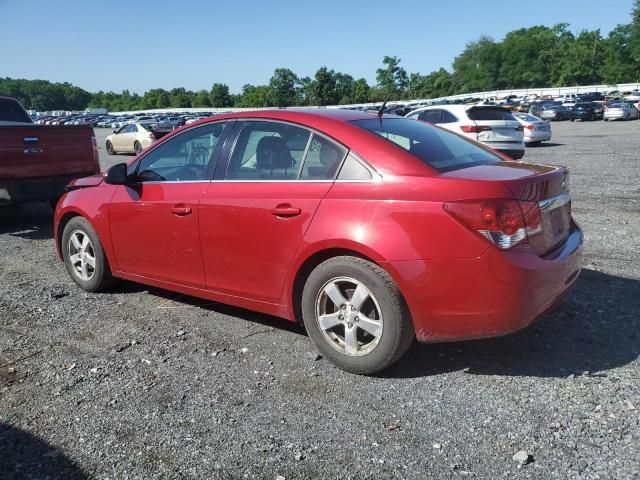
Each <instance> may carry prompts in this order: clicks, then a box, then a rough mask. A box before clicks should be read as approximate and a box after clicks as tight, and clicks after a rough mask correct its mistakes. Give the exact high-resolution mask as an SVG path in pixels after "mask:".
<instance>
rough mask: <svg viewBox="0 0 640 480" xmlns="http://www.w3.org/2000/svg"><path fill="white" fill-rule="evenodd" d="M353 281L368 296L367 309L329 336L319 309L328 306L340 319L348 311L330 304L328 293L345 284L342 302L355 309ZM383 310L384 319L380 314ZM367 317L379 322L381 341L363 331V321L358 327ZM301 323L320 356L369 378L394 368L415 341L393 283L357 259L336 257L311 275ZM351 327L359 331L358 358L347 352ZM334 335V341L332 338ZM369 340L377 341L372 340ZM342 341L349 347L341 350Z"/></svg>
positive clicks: (366, 262)
mask: <svg viewBox="0 0 640 480" xmlns="http://www.w3.org/2000/svg"><path fill="white" fill-rule="evenodd" d="M345 279H346V280H345ZM350 280H355V281H357V282H358V283H359V284H361V285H363V286H364V287H366V290H367V291H368V296H366V297H364V298H366V300H365V301H364V302H362V304H361V307H360V308H361V309H362V310H361V311H360V309H357V310H356V311H355V313H353V312H351V313H349V314H348V317H347V318H348V319H349V323H347V322H348V320H346V319H344V318H345V316H343V320H342V321H341V323H340V324H337V325H336V326H335V327H332V328H333V329H332V330H326V332H325V330H323V329H322V328H321V327H320V324H319V320H318V316H317V315H316V311H317V308H318V309H320V308H321V305H322V304H323V303H324V305H325V306H326V305H329V307H327V308H331V309H332V310H333V311H334V312H333V313H331V314H336V315H337V314H338V313H340V312H342V311H343V310H340V309H339V307H338V305H337V304H336V303H334V302H333V301H330V299H329V297H328V295H327V294H326V293H325V292H326V291H327V290H326V288H328V286H329V285H332V284H333V285H338V284H339V282H341V281H342V282H343V284H342V285H347V286H342V287H341V288H343V289H344V290H343V291H341V292H342V295H343V298H344V299H347V305H350V302H351V300H353V293H354V291H355V288H352V289H351V290H349V287H348V285H355V284H351V283H350ZM349 295H351V297H349ZM348 308H349V307H348V306H347V309H348ZM378 311H379V314H376V312H378ZM363 314H364V315H366V317H369V318H375V317H379V318H378V319H376V321H377V322H378V324H381V333H380V335H379V336H374V335H371V334H369V333H368V332H367V330H365V329H364V328H363V327H362V326H361V325H363V324H364V322H362V320H360V322H361V323H358V322H359V319H358V316H357V315H363ZM302 318H303V321H304V325H305V327H306V329H307V333H308V334H309V337H311V339H312V340H313V342H314V343H315V344H316V346H317V348H318V349H319V350H320V352H321V353H322V354H323V355H324V356H325V357H326V358H328V359H329V360H330V361H331V362H333V363H334V364H335V365H337V366H338V367H339V368H341V369H343V370H346V371H348V372H352V373H356V374H362V375H370V374H373V373H376V372H379V371H381V370H384V369H386V368H388V367H390V366H391V365H392V364H393V363H395V362H396V361H397V360H398V359H400V357H401V356H402V355H404V353H405V352H406V351H407V349H408V348H409V347H410V346H411V344H412V342H413V340H414V338H415V333H414V329H413V323H412V321H411V318H410V315H409V310H408V308H407V306H406V303H405V301H404V299H403V297H402V294H401V293H400V290H399V289H398V287H397V285H396V284H395V282H394V281H393V279H392V278H391V277H390V276H389V274H388V273H387V272H386V271H385V270H384V269H382V268H380V267H379V266H378V265H375V264H374V263H371V262H369V261H367V260H364V259H362V258H357V257H349V256H342V257H334V258H331V259H329V260H327V261H325V262H323V263H321V264H320V265H318V266H317V267H316V268H315V270H313V272H311V274H310V275H309V278H308V279H307V281H306V283H305V285H304V289H303V292H302ZM380 318H381V319H382V321H380ZM351 322H353V323H351ZM369 325H370V323H369ZM347 326H350V327H351V331H353V332H355V333H354V334H353V335H354V337H355V339H356V345H357V346H356V350H355V351H356V354H355V355H348V354H347V353H346V341H345V339H346V330H347ZM340 332H342V339H341V338H340ZM330 336H333V337H335V338H334V339H330V338H329V337H330ZM370 339H372V340H371V341H368V340H370ZM341 341H342V343H343V344H344V345H345V347H344V348H343V347H342V346H341V345H340V342H341ZM360 341H362V345H360ZM361 349H362V350H361Z"/></svg>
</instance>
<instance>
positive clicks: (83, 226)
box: [61, 217, 116, 292]
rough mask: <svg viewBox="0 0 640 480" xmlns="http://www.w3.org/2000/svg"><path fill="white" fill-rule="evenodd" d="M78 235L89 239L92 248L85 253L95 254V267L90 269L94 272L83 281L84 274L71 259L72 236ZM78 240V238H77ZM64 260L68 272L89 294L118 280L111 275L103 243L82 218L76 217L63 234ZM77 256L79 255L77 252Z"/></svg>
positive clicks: (67, 225) (103, 288)
mask: <svg viewBox="0 0 640 480" xmlns="http://www.w3.org/2000/svg"><path fill="white" fill-rule="evenodd" d="M75 234H78V236H79V238H83V236H86V237H88V239H89V242H90V243H89V246H90V248H88V247H87V248H86V250H84V252H85V253H86V254H87V255H88V256H90V254H93V259H94V267H93V268H91V267H89V270H92V271H91V272H90V273H91V276H90V277H89V278H86V279H83V278H82V273H81V272H80V271H79V270H78V268H80V267H78V266H75V265H74V261H73V260H72V259H71V256H72V253H71V250H72V249H74V248H75V247H74V246H73V243H72V239H71V237H72V235H75ZM76 238H78V237H76ZM61 247H62V248H61V250H62V258H63V259H64V265H65V267H66V268H67V272H69V275H70V276H71V278H72V279H73V281H74V282H76V283H77V284H78V285H79V286H80V287H81V288H82V289H83V290H86V291H88V292H98V291H101V290H105V289H107V288H109V287H111V286H112V285H113V284H114V283H115V282H116V280H115V279H114V278H113V276H112V275H111V269H110V268H109V262H108V260H107V257H106V255H105V254H104V250H103V249H102V243H100V239H99V238H98V235H97V234H96V232H95V230H94V229H93V227H92V226H91V224H90V223H89V222H88V221H87V220H85V219H84V218H82V217H74V218H72V219H71V220H69V222H68V223H67V224H66V225H65V227H64V231H63V232H62V244H61ZM74 251H75V250H74ZM75 252H76V254H77V253H78V252H77V251H75Z"/></svg>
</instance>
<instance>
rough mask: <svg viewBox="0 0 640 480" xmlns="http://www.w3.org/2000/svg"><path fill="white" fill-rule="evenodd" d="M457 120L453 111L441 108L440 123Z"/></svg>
mask: <svg viewBox="0 0 640 480" xmlns="http://www.w3.org/2000/svg"><path fill="white" fill-rule="evenodd" d="M457 121H458V119H457V118H456V117H455V116H454V115H453V113H451V112H447V111H446V110H442V119H441V120H440V123H454V122H457Z"/></svg>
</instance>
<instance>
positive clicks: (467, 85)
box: [453, 35, 502, 93]
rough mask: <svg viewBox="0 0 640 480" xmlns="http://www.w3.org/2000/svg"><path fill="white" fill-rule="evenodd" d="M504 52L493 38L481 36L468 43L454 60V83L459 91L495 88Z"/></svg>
mask: <svg viewBox="0 0 640 480" xmlns="http://www.w3.org/2000/svg"><path fill="white" fill-rule="evenodd" d="M501 64H502V52H501V49H500V45H499V44H498V43H496V42H494V41H493V39H492V38H490V37H487V36H484V35H483V36H481V37H480V38H479V39H478V40H476V41H474V42H469V43H467V46H466V47H465V49H464V51H463V52H462V53H461V54H460V55H458V56H457V57H456V58H455V60H454V61H453V70H454V79H453V81H454V83H455V85H456V89H457V91H458V92H459V93H466V92H478V91H484V90H493V89H495V88H496V85H498V77H499V74H500V66H501Z"/></svg>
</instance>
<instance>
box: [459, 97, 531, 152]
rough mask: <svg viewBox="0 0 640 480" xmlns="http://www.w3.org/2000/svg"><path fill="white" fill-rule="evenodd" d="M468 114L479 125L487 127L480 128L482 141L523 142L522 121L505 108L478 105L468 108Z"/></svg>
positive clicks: (479, 134)
mask: <svg viewBox="0 0 640 480" xmlns="http://www.w3.org/2000/svg"><path fill="white" fill-rule="evenodd" d="M467 115H468V117H469V119H470V120H473V121H474V122H475V124H476V125H477V126H479V127H486V130H485V129H482V128H481V129H479V133H478V140H479V141H480V142H508V143H511V142H513V143H520V142H522V138H523V136H524V134H523V133H522V126H521V125H520V122H519V121H518V120H517V119H516V118H515V117H514V116H513V114H512V113H511V112H510V111H508V110H506V109H504V108H500V107H491V106H476V107H472V108H470V109H469V110H467Z"/></svg>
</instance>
